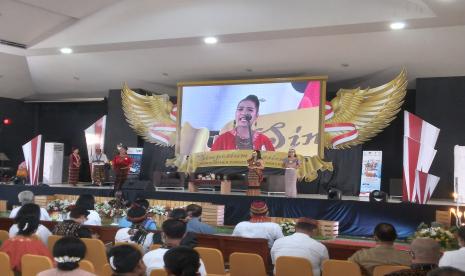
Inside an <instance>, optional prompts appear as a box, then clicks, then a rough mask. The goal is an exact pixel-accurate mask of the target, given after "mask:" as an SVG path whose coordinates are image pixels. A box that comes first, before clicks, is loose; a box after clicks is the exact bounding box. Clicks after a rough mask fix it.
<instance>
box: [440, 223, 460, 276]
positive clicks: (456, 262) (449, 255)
mask: <svg viewBox="0 0 465 276" xmlns="http://www.w3.org/2000/svg"><path fill="white" fill-rule="evenodd" d="M457 235H458V237H457V239H458V242H459V245H460V249H458V250H452V251H446V252H444V255H443V256H442V258H441V259H440V260H439V266H440V267H442V266H451V267H455V268H458V269H460V270H463V271H465V226H462V227H460V228H459V229H458V231H457Z"/></svg>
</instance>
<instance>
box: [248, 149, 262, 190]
mask: <svg viewBox="0 0 465 276" xmlns="http://www.w3.org/2000/svg"><path fill="white" fill-rule="evenodd" d="M247 165H248V166H247V167H248V168H249V173H248V175H247V182H248V184H249V187H248V189H247V195H250V196H256V195H260V183H261V182H262V180H263V170H264V169H265V163H264V162H263V160H262V155H261V153H260V151H259V150H254V151H253V152H252V157H251V158H250V159H248V160H247Z"/></svg>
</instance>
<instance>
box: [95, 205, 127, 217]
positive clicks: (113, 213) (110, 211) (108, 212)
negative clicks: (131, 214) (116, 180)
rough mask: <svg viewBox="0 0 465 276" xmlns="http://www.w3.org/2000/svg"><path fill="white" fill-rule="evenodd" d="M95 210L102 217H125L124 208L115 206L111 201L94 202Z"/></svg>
mask: <svg viewBox="0 0 465 276" xmlns="http://www.w3.org/2000/svg"><path fill="white" fill-rule="evenodd" d="M94 207H95V211H96V212H97V213H99V215H100V216H102V217H107V218H115V217H125V216H126V214H127V212H126V209H125V208H117V207H119V206H115V205H114V204H112V202H111V201H110V202H108V201H105V202H100V203H96V204H95V206H94Z"/></svg>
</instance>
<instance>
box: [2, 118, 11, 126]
mask: <svg viewBox="0 0 465 276" xmlns="http://www.w3.org/2000/svg"><path fill="white" fill-rule="evenodd" d="M12 123H13V121H11V119H10V118H3V124H4V125H6V126H9V125H11V124H12Z"/></svg>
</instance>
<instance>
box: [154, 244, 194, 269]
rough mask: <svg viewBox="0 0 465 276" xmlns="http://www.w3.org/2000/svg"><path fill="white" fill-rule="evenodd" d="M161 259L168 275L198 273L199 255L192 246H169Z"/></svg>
mask: <svg viewBox="0 0 465 276" xmlns="http://www.w3.org/2000/svg"><path fill="white" fill-rule="evenodd" d="M163 261H164V262H165V270H166V272H167V273H168V276H198V275H200V272H199V268H200V256H199V253H197V251H195V250H194V249H192V248H189V247H185V246H178V247H175V248H171V249H170V250H168V251H167V252H166V253H165V255H164V256H163Z"/></svg>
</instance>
